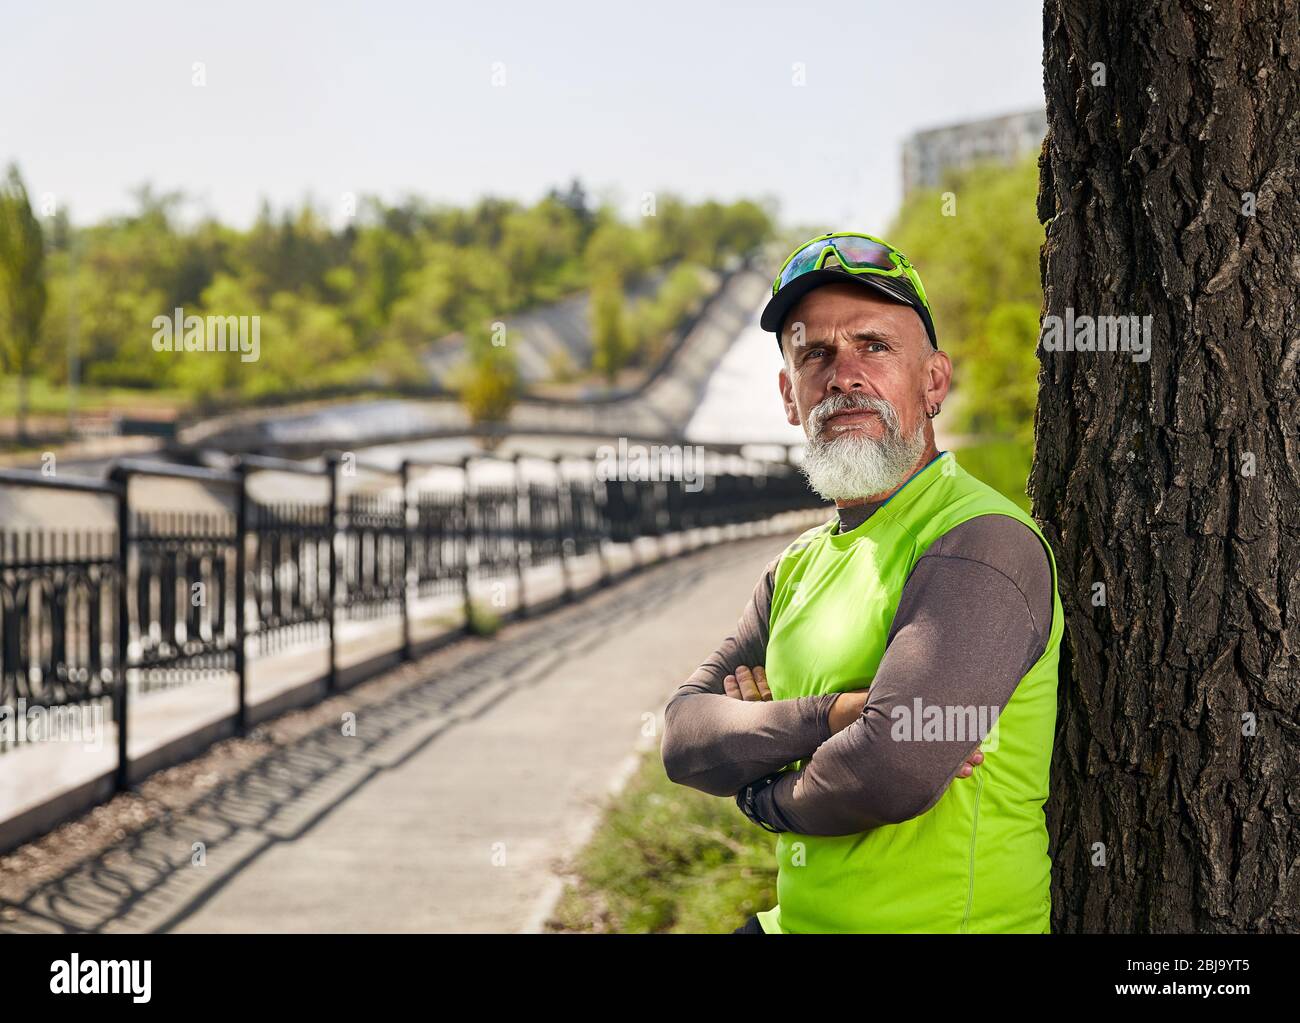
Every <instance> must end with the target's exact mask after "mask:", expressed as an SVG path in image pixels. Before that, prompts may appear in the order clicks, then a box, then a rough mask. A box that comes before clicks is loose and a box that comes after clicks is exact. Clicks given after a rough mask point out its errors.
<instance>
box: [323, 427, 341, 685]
mask: <svg viewBox="0 0 1300 1023" xmlns="http://www.w3.org/2000/svg"><path fill="white" fill-rule="evenodd" d="M325 471H326V472H327V473H329V484H330V487H329V493H330V510H329V534H330V545H329V551H330V559H329V568H330V581H329V592H328V593H326V594H325V608H326V611H327V613H328V621H329V639H330V662H329V673H328V674H327V675H326V678H325V687H326V690H327V691H328V692H331V693H332V692H334V691H335V690H336V689H337V688H338V680H339V657H338V637H337V635H336V626H335V623H334V617H335V615H334V601H335V594H336V592H337V589H338V578H339V564H338V562H339V555H338V549H337V548H338V539H339V461H338V455H337V454H335V453H334V452H330V453H329V454H327V455H326V456H325Z"/></svg>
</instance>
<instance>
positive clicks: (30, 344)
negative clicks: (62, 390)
mask: <svg viewBox="0 0 1300 1023" xmlns="http://www.w3.org/2000/svg"><path fill="white" fill-rule="evenodd" d="M46 297H47V296H46V290H45V241H44V238H43V236H42V234H41V225H40V223H39V221H37V219H36V216H35V214H33V213H32V205H31V203H30V202H29V201H28V198H27V188H26V186H24V185H23V181H22V177H21V176H20V175H19V173H18V167H17V165H15V164H11V165H10V166H9V173H8V175H7V176H6V178H5V181H4V183H3V185H0V324H2V325H3V330H4V338H3V346H2V347H0V354H3V356H4V364H5V369H6V371H7V372H10V373H13V374H14V375H15V376H17V378H18V415H17V432H18V436H19V437H20V438H22V437H25V436H26V435H27V382H28V376H29V374H30V373H31V370H32V363H33V359H34V357H35V353H36V346H37V343H38V341H39V340H40V337H41V320H42V319H43V318H44V316H45V303H46Z"/></svg>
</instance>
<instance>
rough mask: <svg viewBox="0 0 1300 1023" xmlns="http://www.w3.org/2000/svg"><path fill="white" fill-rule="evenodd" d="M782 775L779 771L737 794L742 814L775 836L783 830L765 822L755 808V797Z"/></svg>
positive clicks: (749, 785) (754, 782)
mask: <svg viewBox="0 0 1300 1023" xmlns="http://www.w3.org/2000/svg"><path fill="white" fill-rule="evenodd" d="M782 773H783V772H781V771H777V772H776V773H775V774H769V775H767V776H765V777H763V778H759V779H758V780H757V781H751V782H750V783H749V784H748V785H746V786H745V787H744V788H742V789H741V790H740V791H739V792H737V793H736V805H737V806H738V807H740V812H741V813H743V814H744V815H745V816H746V817H748V818H749V819H750V820H751V821H753V822H754V823H755V824H757V825H758V826H759V827H760V828H763V829H764V830H765V831H770V832H772V834H774V835H779V834H780V833H781V829H780V828H774V827H772V825H770V824H768V823H767V821H765V820H763V818H762V817H760V816H759V814H758V810H757V808H756V807H755V802H756V800H755V798H754V797H755V795H756V794H757V793H759V792H761V791H762V790H763V789H765V788H767V787H768V786H769V785H771V784H772V783H773V782H775V781H776V780H777V779H778V778H780V777H781V775H782Z"/></svg>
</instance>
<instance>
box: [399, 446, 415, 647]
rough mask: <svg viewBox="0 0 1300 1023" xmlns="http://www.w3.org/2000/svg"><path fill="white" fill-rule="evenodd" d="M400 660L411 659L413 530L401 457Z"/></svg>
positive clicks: (407, 471)
mask: <svg viewBox="0 0 1300 1023" xmlns="http://www.w3.org/2000/svg"><path fill="white" fill-rule="evenodd" d="M401 476H402V660H404V661H409V660H410V659H411V608H410V594H409V593H407V588H408V586H409V585H410V578H409V577H410V573H411V540H412V537H413V531H412V529H411V499H410V496H409V495H408V493H407V491H408V490H409V489H410V488H409V486H408V485H407V484H408V482H409V481H410V478H411V463H410V461H409V460H407V459H402V469H401Z"/></svg>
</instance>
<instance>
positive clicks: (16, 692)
mask: <svg viewBox="0 0 1300 1023" xmlns="http://www.w3.org/2000/svg"><path fill="white" fill-rule="evenodd" d="M418 468H419V466H418V465H417V464H415V463H404V464H402V466H401V467H400V469H399V470H396V471H394V470H387V469H378V468H376V467H364V471H365V472H367V473H370V474H379V475H380V476H381V477H382V476H383V475H384V474H387V476H388V477H389V478H388V480H387V481H386V482H384V483H383V485H381V486H378V487H376V488H373V489H372V490H370V491H369V492H356V491H355V489H354V491H353V492H345V491H347V490H348V487H347V486H345V485H344V483H345V477H346V476H347V475H349V474H352V473H355V471H356V470H357V469H358V467H357V466H356V464H355V461H354V460H353V459H351V457H350V456H349V457H348V458H346V459H344V458H330V459H327V460H326V464H325V466H324V467H323V468H322V469H312V468H308V467H305V466H304V465H302V464H300V463H296V462H285V461H281V460H277V459H266V458H257V457H247V458H244V459H241V460H239V462H238V463H237V469H236V470H235V471H229V472H218V471H215V470H211V469H199V468H191V467H186V466H177V465H168V464H163V463H150V462H141V461H136V460H125V461H120V462H118V463H115V465H114V468H113V471H112V472H111V473H110V475H109V478H108V480H107V482H98V481H89V480H81V481H76V480H64V479H58V478H54V477H47V476H44V475H42V474H40V473H35V472H25V471H19V470H0V491H3V492H5V493H3V494H0V496H10V495H9V494H8V492H9V491H13V492H15V493H16V492H18V491H22V490H24V489H26V490H27V491H30V492H32V493H31V494H29V500H30V501H31V502H37V503H38V502H39V501H42V500H50V499H51V498H53V499H54V500H56V501H57V500H58V499H59V495H60V492H65V493H69V494H70V493H73V492H77V493H81V494H89V495H92V496H94V497H97V498H99V499H101V500H104V501H109V502H111V507H112V514H111V515H110V514H105V521H106V522H107V521H115V522H116V528H115V529H114V528H107V527H105V528H98V529H87V530H67V529H57V528H50V529H45V528H33V529H23V530H19V529H13V528H6V526H5V525H4V524H3V523H0V706H3V707H6V708H14V707H15V706H16V705H18V704H19V702H20V701H21V702H22V703H23V704H25V705H26V706H28V707H45V708H52V707H60V706H69V705H74V704H90V703H93V702H96V701H103V702H111V705H112V706H111V710H112V719H113V720H114V721H116V722H118V724H119V727H118V729H117V739H118V784H119V786H120V787H124V786H125V785H126V780H127V767H128V760H127V755H126V748H127V746H126V743H127V731H128V729H127V727H126V723H128V722H129V720H130V718H129V714H128V701H129V698H130V696H131V695H132V694H134V693H146V692H149V691H151V690H155V689H160V688H172V687H176V686H180V685H185V684H186V683H188V682H191V681H194V680H198V679H208V680H211V679H213V678H220V677H223V676H224V677H231V678H233V679H234V680H235V681H236V684H237V686H238V693H239V702H238V714H237V719H236V728H237V729H239V730H240V731H242V730H243V728H244V724H245V719H246V711H247V669H248V661H249V659H250V654H251V656H253V657H259V656H265V655H268V654H272V653H275V652H279V651H283V650H286V649H290V648H293V647H295V646H299V645H302V644H308V643H316V644H320V643H322V642H327V643H328V645H329V674H328V686H329V688H330V689H333V688H335V687H336V685H337V680H338V672H337V636H336V628H337V624H338V623H339V622H340V621H347V620H400V622H401V626H402V647H401V651H400V652H401V654H402V656H404V657H407V658H409V657H411V656H413V655H414V644H413V643H412V639H411V628H410V624H411V623H410V618H411V608H412V604H413V603H415V602H416V601H418V600H421V599H425V598H433V597H446V596H452V597H455V596H456V595H457V594H459V596H460V599H461V601H462V602H463V610H464V621H465V626H464V627H465V628H466V629H469V628H473V627H474V615H473V614H472V593H471V584H472V583H474V582H479V581H481V580H484V579H498V578H501V577H510V576H513V577H515V579H516V580H517V583H518V589H517V598H516V607H515V610H514V611H513V614H514V615H521V614H526V613H527V612H528V611H529V610H530V609H529V606H528V598H529V594H528V592H527V588H526V587H525V579H526V573H527V571H528V570H530V569H533V568H541V567H544V566H558V568H559V569H560V572H561V576H562V579H563V594H562V597H561V598H559V599H566V598H572V597H573V595H574V594H573V590H572V586H571V581H572V577H571V569H572V567H573V566H572V565H571V564H570V562H571V561H572V559H574V558H577V557H581V556H583V555H590V554H596V555H598V556H599V563H600V577H599V581H600V583H605V582H608V581H609V578H610V576H609V564H608V558H607V555H608V553H609V545H610V544H617V543H623V544H627V543H631V542H633V541H635V540H638V539H640V538H643V537H657V536H664V535H666V534H668V533H675V532H681V531H685V530H691V529H695V528H698V527H706V526H723V525H729V524H736V523H742V522H749V521H753V520H756V519H762V518H768V517H771V516H773V515H776V514H778V513H780V512H783V511H791V510H796V509H805V508H812V507H815V506H816V505H817V504H818V503H819V502H818V501H817V499H816V497H815V496H814V495H812V493H811V492H810V491H809V490H808V489H807V486H806V484H805V483H804V481H803V479H802V477H800V476H799V475H798V474H797V473H796V472H795V471H794V470H793V469H791V468H790V467H789V466H788V465H785V464H776V465H769V466H765V467H764V471H763V472H762V473H759V474H748V473H738V474H711V475H707V476H705V477H704V478H703V479H702V480H701V481H700V485H699V486H698V487H694V489H688V488H687V486H686V485H685V484H684V483H682V482H680V481H658V482H645V483H640V482H628V481H603V480H600V479H597V478H593V475H592V474H587V475H585V476H583V477H582V478H566V476H565V474H564V473H563V472H562V471H561V467H560V466H559V465H556V466H555V467H554V470H555V471H554V473H553V478H552V479H550V480H548V481H537V480H524V479H523V478H521V476H520V474H519V471H518V466H517V465H516V466H515V468H514V470H513V471H512V472H511V473H510V474H509V477H510V478H509V481H508V482H502V481H501V480H500V479H499V478H498V479H496V480H493V481H491V482H482V481H480V480H476V479H475V478H474V476H473V474H472V473H471V471H470V463H469V462H468V461H465V462H462V463H459V464H457V465H456V466H453V467H451V468H454V469H457V470H459V472H460V473H461V474H462V475H461V480H460V485H459V486H454V487H453V486H448V485H445V484H444V485H442V486H437V487H435V486H430V485H427V484H425V483H422V482H420V481H419V480H415V479H413V477H412V472H413V470H414V469H418ZM444 468H446V467H444ZM261 472H270V473H276V472H278V473H296V474H300V475H303V476H312V477H315V478H316V480H317V482H316V484H315V486H316V488H317V490H319V491H320V492H322V493H325V494H327V495H328V496H327V497H323V498H322V499H320V500H318V501H317V502H314V503H313V502H311V501H309V500H301V501H291V502H264V501H259V500H257V499H255V498H254V497H253V496H252V495H250V493H249V486H248V480H249V477H250V476H251V475H253V474H255V473H261ZM142 477H166V478H178V479H182V480H190V481H192V482H195V483H198V484H201V485H202V486H203V487H204V488H205V491H206V492H207V493H208V494H209V495H212V494H215V493H219V494H220V495H221V498H220V500H219V501H217V502H216V507H217V508H218V510H215V511H204V512H192V511H186V512H180V511H175V512H173V511H160V510H157V509H141V508H138V507H136V506H135V505H134V504H133V500H132V481H133V480H138V479H140V478H142ZM322 481H323V483H324V484H325V485H324V486H321V485H320V484H321V482H322ZM36 491H40V492H41V493H35V492H36ZM206 503H207V504H208V505H209V506H211V505H212V502H211V501H208V502H206ZM3 507H5V505H3V504H0V508H3ZM28 518H31V516H30V515H29V516H28ZM509 616H510V615H504V616H503V617H509ZM454 634H455V632H454V631H453V632H452V633H451V635H454ZM124 677H126V678H128V679H129V680H130V682H131V685H129V686H126V685H123V684H122V680H123V678H124ZM11 713H12V711H11ZM7 745H12V743H6V742H5V740H4V736H3V734H0V752H4V750H5V748H6V747H7Z"/></svg>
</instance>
